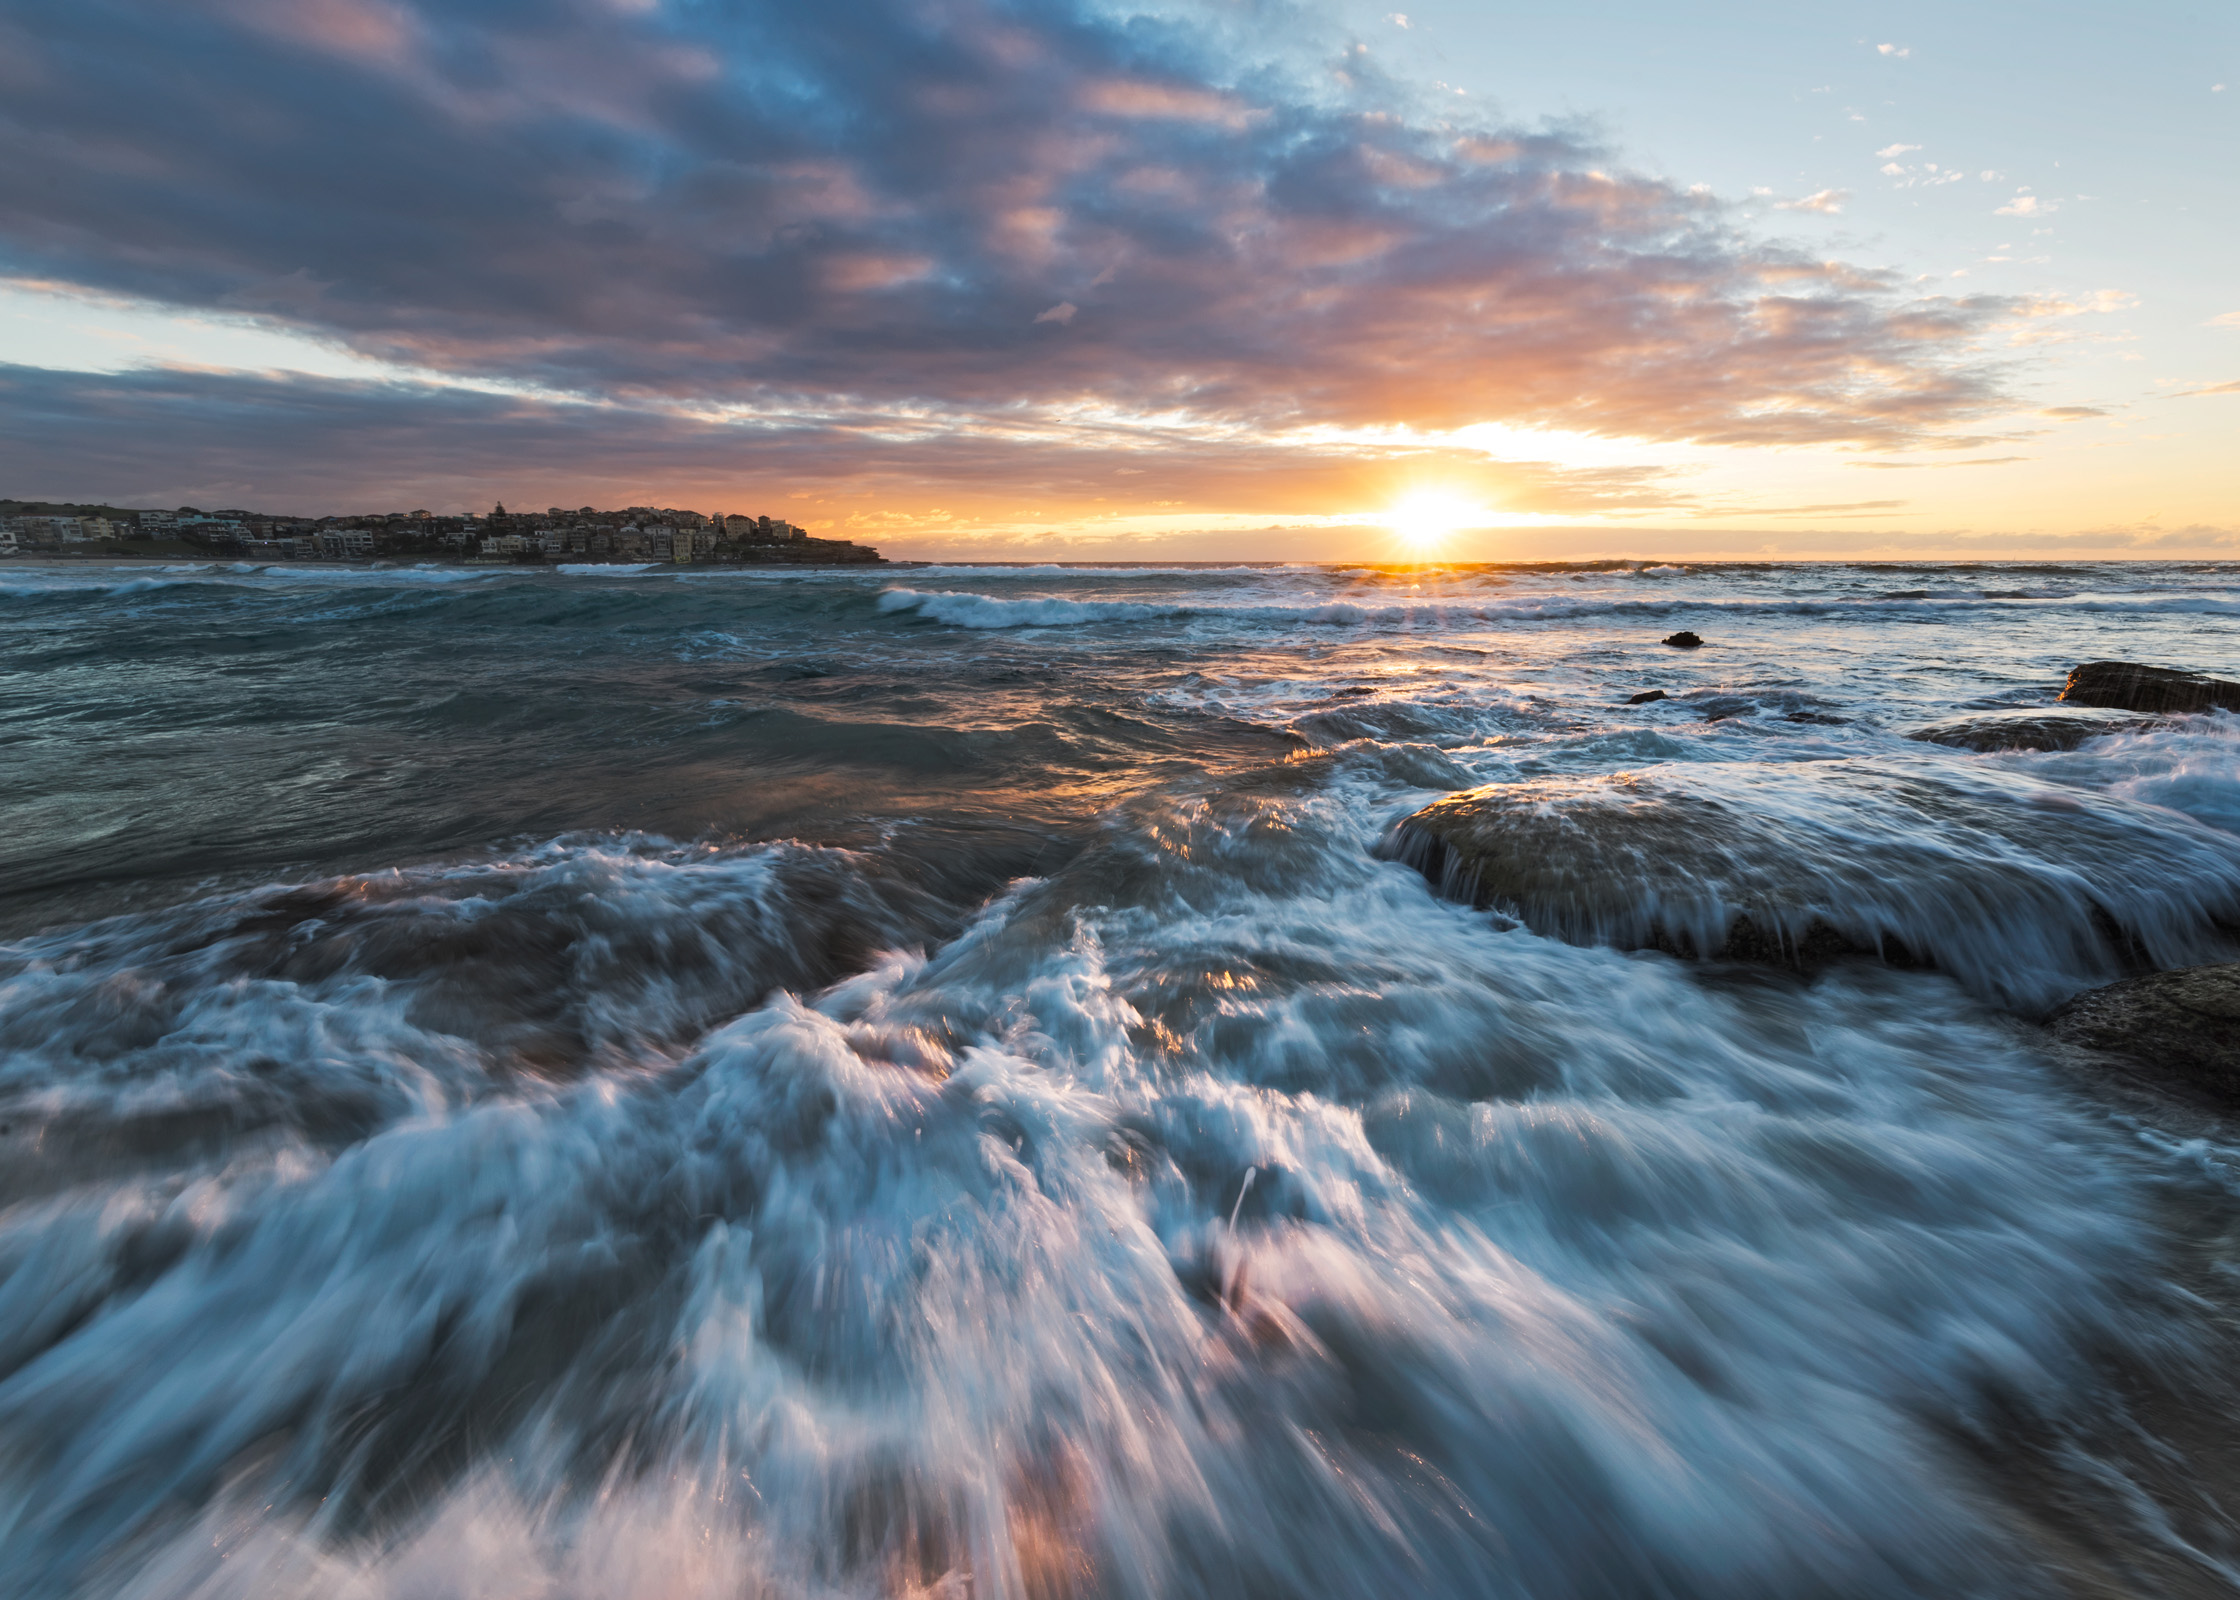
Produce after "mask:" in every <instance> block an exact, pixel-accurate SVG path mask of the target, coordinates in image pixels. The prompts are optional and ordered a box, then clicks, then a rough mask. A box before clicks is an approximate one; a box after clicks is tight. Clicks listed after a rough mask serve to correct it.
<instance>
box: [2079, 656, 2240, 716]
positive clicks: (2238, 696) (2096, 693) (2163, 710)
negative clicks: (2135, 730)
mask: <svg viewBox="0 0 2240 1600" xmlns="http://www.w3.org/2000/svg"><path fill="white" fill-rule="evenodd" d="M2061 698H2062V700H2063V701H2065V702H2066V703H2068V704H2070V705H2078V706H2102V707H2106V708H2108V709H2110V710H2115V711H2145V712H2150V713H2154V714H2157V715H2161V716H2171V715H2174V714H2183V713H2186V712H2193V711H2217V710H2224V711H2240V683H2229V682H2227V681H2226V680H2224V679H2223V678H2211V677H2207V676H2205V675H2203V674H2202V673H2198V672H2173V671H2171V670H2170V669H2169V668H2168V667H2142V666H2140V665H2138V664H2137V663H2135V662H2130V661H2087V662H2086V663H2085V664H2084V665H2083V666H2081V667H2078V668H2077V669H2076V670H2075V671H2074V672H2071V673H2070V674H2069V681H2068V683H2066V684H2065V685H2063V686H2062V690H2061Z"/></svg>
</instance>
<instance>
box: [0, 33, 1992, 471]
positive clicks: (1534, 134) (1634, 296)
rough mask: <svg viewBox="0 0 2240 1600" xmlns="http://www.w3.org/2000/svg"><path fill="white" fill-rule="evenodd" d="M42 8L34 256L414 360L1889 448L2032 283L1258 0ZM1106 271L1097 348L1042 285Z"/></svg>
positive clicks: (1075, 291)
mask: <svg viewBox="0 0 2240 1600" xmlns="http://www.w3.org/2000/svg"><path fill="white" fill-rule="evenodd" d="M13 14H14V17H15V18H16V20H17V21H18V23H19V24H21V25H22V27H23V34H22V37H24V38H25V39H28V40H30V41H33V43H32V44H31V45H30V46H29V47H28V48H29V49H30V51H31V52H32V54H33V55H34V56H35V57H36V59H35V60H32V61H31V62H29V63H28V64H27V65H26V67H25V70H24V72H23V74H22V77H21V81H20V84H19V85H18V87H17V88H16V89H15V90H14V91H12V93H11V96H10V98H9V101H8V104H7V105H6V106H5V107H4V108H0V270H4V271H7V272H10V273H13V274H16V275H20V276H24V277H32V278H39V279H46V280H53V281H57V282H61V283H66V284H72V285H77V286H82V287H84V288H87V289H89V290H93V291H97V292H101V293H108V294H115V295H121V296H126V297H130V298H135V299H140V300H145V301H150V302H156V303H161V304H166V305H173V306H179V307H185V308H189V309H193V310H199V311H207V312H222V313H225V314H227V315H233V316H249V317H260V318H264V319H267V320H269V321H270V322H272V323H274V324H278V325H282V326H285V327H287V328H290V329H294V330H298V331H301V332H304V333H308V334H310V335H311V336H313V337H316V338H319V339H323V340H330V341H334V342H336V343H339V344H341V345H344V346H346V347H348V348H349V349H351V350H354V351H356V352H359V353H360V354H363V355H366V356H369V357H372V358H374V359H377V360H381V361H385V362H390V363H393V364H395V365H396V366H397V367H398V368H400V369H402V370H410V371H418V372H428V373H435V374H442V375H447V376H449V377H451V378H454V379H457V380H461V381H470V380H471V381H474V382H478V383H498V384H505V385H512V386H517V387H520V388H524V389H529V390H534V391H539V392H548V393H561V394H567V395H573V396H578V397H582V398H585V399H590V400H596V401H600V402H605V403H615V404H626V405H672V406H689V407H698V408H701V409H703V410H706V411H709V412H711V413H723V414H730V413H733V412H739V413H752V414H756V415H763V416H768V417H771V418H785V417H798V416H811V415H817V414H842V413H844V414H848V415H851V416H868V415H872V414H874V413H879V414H892V415H896V416H901V417H905V418H907V417H911V416H917V415H921V414H923V413H924V412H926V411H927V410H929V409H931V410H936V411H939V412H941V413H943V414H944V415H950V416H959V417H977V418H988V419H1014V420H1015V419H1016V418H1018V417H1020V416H1024V415H1028V414H1032V415H1034V416H1036V417H1037V418H1039V419H1040V420H1041V422H1042V423H1043V424H1044V425H1045V426H1047V427H1048V428H1051V429H1054V430H1058V431H1060V432H1062V431H1063V430H1065V429H1067V428H1071V427H1074V426H1076V425H1077V423H1076V421H1075V420H1074V419H1078V418H1079V417H1080V416H1082V415H1083V414H1084V408H1095V409H1098V410H1099V411H1101V412H1107V413H1112V414H1118V415H1124V416H1152V415H1157V416H1163V417H1186V418H1189V419H1192V420H1193V421H1194V422H1195V423H1196V424H1198V425H1200V426H1204V427H1215V428H1237V429H1248V430H1260V431H1263V432H1266V433H1269V434H1270V435H1273V434H1275V433H1280V432H1282V431H1284V430H1298V429H1311V428H1333V427H1334V428H1348V427H1364V426H1392V425H1403V426H1409V427H1415V428H1419V429H1440V428H1447V427H1455V426H1461V425H1465V424H1468V423H1473V422H1481V421H1510V422H1520V423H1531V424H1537V425H1545V426H1554V427H1564V428H1573V429H1584V430H1589V431H1595V432H1601V433H1609V434H1623V435H1628V436H1638V437H1647V438H1661V439H1700V440H1706V441H1713V442H1725V443H1745V444H1747V443H1764V444H1789V443H1802V442H1814V441H1855V442H1864V443H1871V444H1876V445H1890V444H1897V443H1903V442H1905V441H1908V440H1911V439H1915V438H1918V437H1921V436H1923V435H1924V434H1925V433H1927V432H1932V431H1934V430H1936V429H1938V428H1941V427H1944V426H1946V425H1949V424H1952V423H1955V422H1962V421H1965V420H1966V419H1969V418H1971V417H1974V416H1977V415H1979V414H1985V413H1987V412H1988V411H1989V410H1991V409H1993V408H1994V407H1995V405H1996V403H1997V402H1998V399H1999V395H1998V392H1997V385H1996V382H1995V376H1994V373H1993V371H1992V369H1990V368H1988V367H1986V366H1985V365H1983V364H1982V359H1981V357H1980V355H1978V354H1977V353H1976V343H1977V341H1978V340H1980V339H1981V337H1982V336H1983V335H1984V334H1985V332H1986V330H1987V329H1988V328H1989V327H1990V326H1991V325H1992V324H1993V323H1994V322H1995V321H1996V320H1997V319H1998V318H1999V317H2000V316H2002V315H2004V314H2005V311H2006V309H2007V302H2004V301H2002V300H1999V299H1997V298H1996V297H1974V298H1967V299H1951V298H1931V299H1916V298H1910V297H1909V296H1908V295H1907V293H1906V292H1905V291H1904V290H1903V289H1902V288H1901V286H1900V285H1899V284H1898V283H1897V282H1896V281H1895V280H1894V279H1892V278H1890V277H1888V276H1885V275H1880V274H1877V273H1874V272H1869V271H1863V270H1860V269H1858V268H1854V267H1851V266H1847V265H1845V264H1843V263H1841V262H1833V261H1829V260H1827V259H1825V258H1823V257H1822V256H1820V255H1818V254H1815V253H1810V252H1806V251H1803V250H1801V249H1798V248H1795V247H1791V246H1788V245H1784V244H1781V243H1778V242H1773V241H1768V240H1765V239H1761V238H1758V237H1755V236H1754V235H1752V234H1751V233H1750V232H1749V231H1748V229H1747V226H1746V224H1745V223H1744V222H1743V221H1742V220H1741V219H1740V218H1739V217H1738V215H1737V214H1736V213H1735V212H1734V211H1732V210H1731V209H1729V208H1727V207H1725V206H1722V205H1721V204H1720V203H1719V202H1717V201H1716V200H1714V199H1712V198H1711V197H1708V196H1705V195H1701V194H1694V193H1691V192H1689V191H1688V190H1686V189H1684V188H1682V187H1679V186H1677V185H1673V184H1668V183H1665V182H1663V181H1661V180H1658V179H1655V178H1651V177H1646V176H1641V175H1638V174H1634V173H1629V172H1627V171H1626V170H1624V169H1623V168H1621V167H1619V166H1618V165H1616V164H1615V163H1614V162H1613V160H1612V158H1611V156H1610V153H1609V152H1608V151H1605V150H1602V149H1599V148H1597V147H1595V146H1594V145H1592V144H1591V143H1589V142H1587V140H1586V138H1585V136H1584V135H1582V134H1580V133H1578V132H1576V131H1573V130H1571V129H1569V128H1566V127H1558V128H1548V127H1523V126H1507V125H1499V124H1494V123H1484V122H1472V123H1468V124H1460V123H1456V122H1453V121H1451V120H1450V121H1442V120H1439V119H1441V118H1447V119H1451V118H1453V116H1454V102H1453V101H1452V100H1451V99H1446V100H1442V101H1441V102H1440V104H1441V106H1442V107H1443V108H1444V109H1442V110H1440V111H1439V112H1437V113H1436V115H1434V114H1432V113H1428V112H1424V111H1421V110H1420V109H1419V102H1418V99H1417V98H1416V96H1415V91H1413V90H1411V89H1409V88H1408V87H1407V86H1406V85H1400V84H1395V83H1392V82H1388V81H1386V80H1385V79H1383V78H1381V77H1379V76H1378V74H1377V71H1376V69H1375V68H1374V67H1373V65H1371V64H1369V63H1368V62H1367V60H1366V58H1365V57H1363V56H1361V55H1359V54H1353V55H1347V56H1345V57H1344V58H1343V72H1344V77H1343V79H1342V81H1341V80H1336V79H1333V78H1332V77H1331V76H1330V74H1329V72H1328V71H1327V70H1326V69H1327V68H1328V67H1329V65H1330V63H1329V61H1328V60H1326V59H1321V58H1313V59H1310V58H1309V52H1310V49H1311V47H1312V41H1311V39H1310V40H1308V42H1307V43H1302V44H1298V45H1294V44H1293V43H1292V42H1291V41H1290V40H1289V38H1288V36H1287V37H1286V38H1284V39H1278V40H1274V41H1271V42H1264V43H1263V42H1257V41H1249V40H1248V41H1247V42H1245V43H1240V42H1239V41H1240V39H1242V38H1244V34H1243V32H1242V31H1241V30H1239V29H1238V28H1237V27H1235V26H1234V25H1233V23H1232V22H1229V21H1224V20H1223V19H1224V18H1227V17H1230V16H1231V15H1232V14H1231V13H1230V12H1229V11H1228V10H1226V9H1225V8H1219V7H1214V8H1209V9H1208V11H1207V12H1206V13H1205V15H1204V16H1202V17H1199V18H1198V19H1197V20H1192V16H1191V14H1186V13H1183V12H1181V11H1177V10H1173V9H1169V10H1165V11H1161V12H1159V13H1157V14H1156V15H1154V14H1151V13H1145V14H1142V15H1137V16H1132V17H1131V16H1123V15H1121V14H1120V13H1118V12H1116V11H1114V10H1112V9H1110V8H1108V7H1106V6H1103V5H1101V4H1096V3H1092V0H1015V3H1011V4H1003V5H998V4H995V3H993V0H826V3H820V4H818V5H815V6H804V5H797V4H787V3H780V0H729V3H725V4H702V5H690V6H684V5H675V6H617V5H614V4H609V3H603V0H553V3H549V4H543V5H522V4H514V3H503V4H500V3H483V0H317V3H316V4H291V3H283V0H104V3H102V4H100V5H88V4H86V3H85V0H16V5H15V8H14V13H13ZM1285 52H1291V53H1290V54H1286V53H1285ZM1333 84H1335V85H1336V86H1335V87H1333ZM1839 200H1840V196H1838V195H1837V194H1836V193H1835V192H1833V191H1823V192H1822V194H1820V195H1817V196H1812V197H1808V199H1806V200H1804V201H1799V202H1792V205H1794V206H1796V207H1799V208H1804V209H1813V210H1820V211H1832V210H1833V209H1834V207H1835V205H1836V204H1837V203H1838V202H1839ZM1068 305H1070V306H1073V307H1076V308H1077V310H1078V311H1079V313H1080V315H1079V316H1078V318H1077V320H1075V321H1074V322H1072V323H1071V324H1070V325H1069V326H1068V331H1067V336H1066V337H1065V338H1062V339H1058V338H1053V337H1051V336H1050V332H1049V330H1047V329H1045V328H1043V327H1041V326H1040V322H1041V320H1043V318H1045V317H1048V318H1049V320H1059V319H1058V318H1056V317H1055V316H1053V315H1051V314H1050V313H1042V314H1034V313H1032V312H1031V310H1025V309H1023V308H1032V307H1037V306H1046V307H1052V308H1053V311H1055V310H1056V309H1057V308H1061V307H1064V306H1068Z"/></svg>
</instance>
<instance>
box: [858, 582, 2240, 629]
mask: <svg viewBox="0 0 2240 1600" xmlns="http://www.w3.org/2000/svg"><path fill="white" fill-rule="evenodd" d="M879 607H880V609H881V610H882V611H887V612H905V611H907V612H914V613H916V614H917V615H919V616H921V617H924V618H925V619H927V620H928V621H932V622H940V623H944V624H947V625H948V626H950V627H957V628H1064V627H1079V626H1086V625H1094V624H1099V623H1131V622H1154V621H1161V620H1166V619H1174V618H1185V619H1203V620H1207V621H1232V622H1263V623H1275V624H1282V625H1312V624H1327V625H1331V626H1340V627H1344V626H1426V627H1440V626H1460V627H1479V626H1484V625H1488V624H1496V625H1498V624H1502V623H1521V622H1546V621H1557V620H1564V619H1570V618H1584V617H1598V616H1608V617H1626V616H1641V617H1666V616H1672V615H1676V614H1678V613H1681V612H1686V613H1690V614H1708V615H1715V616H1723V617H1735V618H1746V617H1750V616H1793V617H1826V618H1831V619H1840V618H1842V617H1845V616H1861V615H1874V614H1886V613H1889V612H1892V611H1894V610H1899V609H1929V610H1938V611H1953V610H1962V609H1970V610H1974V609H1995V608H2006V607H2034V608H2040V609H2051V608H2055V607H2058V608H2060V609H2062V610H2067V611H2075V612H2079V613H2084V614H2089V615H2130V616H2149V615H2209V616H2240V601H2236V600H2231V599H2226V598H2222V597H2219V596H2213V595H2161V596H2153V597H2145V598H2140V599H2128V598H2111V597H2083V596H2066V597H2060V598H2058V599H2051V600H2025V599H2021V598H2005V599H1996V600H1995V599H1990V598H1987V597H1984V596H1980V595H1966V596H1954V597H1952V598H1949V599H1938V598H1933V597H1926V596H1924V597H1912V596H1901V597H1892V596H1887V595H1885V596H1872V597H1835V596H1831V597H1827V598H1817V597H1815V598H1799V599H1781V600H1733V599H1719V598H1715V597H1702V596H1687V597H1682V596H1673V597H1671V598H1661V597H1660V598H1658V599H1653V600H1643V599H1626V598H1613V597H1603V596H1599V595H1593V596H1589V595H1582V596H1578V597H1576V598H1574V597H1570V596H1562V595H1518V596H1515V597H1513V598H1488V599H1431V598H1426V599H1423V600H1420V601H1413V600H1411V601H1405V602H1398V603H1395V602H1392V601H1372V600H1351V599H1325V600H1313V601H1294V602H1287V601H1284V600H1281V599H1272V600H1265V601H1263V600H1254V599H1250V598H1243V599H1231V598H1225V597H1217V596H1211V595H1208V596H1203V597H1201V596H1190V597H1187V598H1177V599H1170V600H1163V601H1140V600H1102V599H1098V600H1083V599H1074V598H1069V597H1064V596H1057V595H998V594H983V593H979V592H976V591H963V590H920V589H908V588H891V589H888V590H886V591H885V592H884V593H882V594H881V595H880V597H879Z"/></svg>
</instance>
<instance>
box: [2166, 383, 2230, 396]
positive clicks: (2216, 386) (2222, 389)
mask: <svg viewBox="0 0 2240 1600" xmlns="http://www.w3.org/2000/svg"><path fill="white" fill-rule="evenodd" d="M2178 393H2179V395H2180V396H2181V397H2185V396H2192V395H2204V394H2240V381H2235V382H2232V383H2212V384H2209V385H2207V386H2206V387H2204V388H2200V389H2180V390H2179V391H2178Z"/></svg>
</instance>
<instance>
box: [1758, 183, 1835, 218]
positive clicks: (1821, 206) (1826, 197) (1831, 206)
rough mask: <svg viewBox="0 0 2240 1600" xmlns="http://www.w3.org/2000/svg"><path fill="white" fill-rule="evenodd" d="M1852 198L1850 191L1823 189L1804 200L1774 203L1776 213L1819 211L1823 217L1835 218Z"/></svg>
mask: <svg viewBox="0 0 2240 1600" xmlns="http://www.w3.org/2000/svg"><path fill="white" fill-rule="evenodd" d="M1850 198H1851V191H1850V190H1849V189H1822V190H1820V191H1818V192H1817V193H1814V194H1808V195H1806V196H1805V197H1804V198H1803V199H1802V200H1777V201H1775V202H1774V206H1773V209H1774V210H1776V211H1818V212H1820V213H1822V214H1823V215H1827V216H1833V215H1835V214H1836V213H1837V212H1839V211H1841V210H1842V209H1843V203H1844V202H1845V201H1846V200H1848V199H1850Z"/></svg>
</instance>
